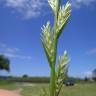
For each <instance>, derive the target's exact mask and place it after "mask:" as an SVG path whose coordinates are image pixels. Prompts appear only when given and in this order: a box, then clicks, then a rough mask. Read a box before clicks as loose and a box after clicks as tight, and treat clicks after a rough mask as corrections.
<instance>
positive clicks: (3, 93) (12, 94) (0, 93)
mask: <svg viewBox="0 0 96 96" xmlns="http://www.w3.org/2000/svg"><path fill="white" fill-rule="evenodd" d="M0 96H21V95H20V94H19V92H18V91H9V90H3V89H0Z"/></svg>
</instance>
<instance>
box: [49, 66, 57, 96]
mask: <svg viewBox="0 0 96 96" xmlns="http://www.w3.org/2000/svg"><path fill="white" fill-rule="evenodd" d="M55 87H56V84H55V67H54V66H52V68H51V73H50V96H55Z"/></svg>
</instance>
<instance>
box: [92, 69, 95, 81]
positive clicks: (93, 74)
mask: <svg viewBox="0 0 96 96" xmlns="http://www.w3.org/2000/svg"><path fill="white" fill-rule="evenodd" d="M92 78H93V80H95V81H96V69H94V70H93V72H92Z"/></svg>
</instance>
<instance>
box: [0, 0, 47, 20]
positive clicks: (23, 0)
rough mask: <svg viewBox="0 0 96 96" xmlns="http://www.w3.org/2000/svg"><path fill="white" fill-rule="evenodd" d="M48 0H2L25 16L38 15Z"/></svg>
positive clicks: (28, 17)
mask: <svg viewBox="0 0 96 96" xmlns="http://www.w3.org/2000/svg"><path fill="white" fill-rule="evenodd" d="M45 1H46V0H2V3H3V4H4V5H5V6H6V7H9V8H13V9H14V10H16V11H17V12H19V13H20V14H21V15H23V16H24V18H27V19H30V18H32V17H37V16H39V15H40V14H41V11H42V10H43V9H44V8H43V7H44V6H45Z"/></svg>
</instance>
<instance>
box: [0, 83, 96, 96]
mask: <svg viewBox="0 0 96 96" xmlns="http://www.w3.org/2000/svg"><path fill="white" fill-rule="evenodd" d="M0 88H2V89H9V90H15V89H17V90H18V89H21V94H22V96H40V91H41V89H42V88H46V90H48V85H47V84H25V83H5V84H4V83H0ZM60 96H96V83H82V84H76V85H75V86H70V87H66V86H63V89H62V91H61V94H60Z"/></svg>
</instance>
